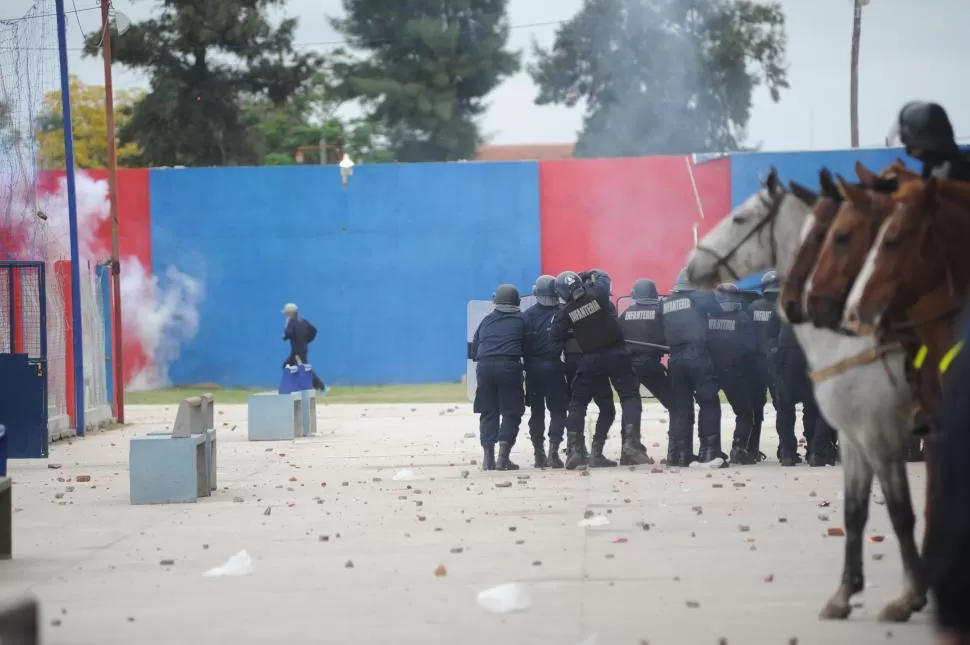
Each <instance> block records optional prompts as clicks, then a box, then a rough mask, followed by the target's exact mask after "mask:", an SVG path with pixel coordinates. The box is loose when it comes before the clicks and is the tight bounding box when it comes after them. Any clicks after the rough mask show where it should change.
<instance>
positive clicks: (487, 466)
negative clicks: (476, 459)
mask: <svg viewBox="0 0 970 645" xmlns="http://www.w3.org/2000/svg"><path fill="white" fill-rule="evenodd" d="M482 450H483V451H484V452H485V456H484V457H483V458H482V470H495V444H494V443H491V444H482Z"/></svg>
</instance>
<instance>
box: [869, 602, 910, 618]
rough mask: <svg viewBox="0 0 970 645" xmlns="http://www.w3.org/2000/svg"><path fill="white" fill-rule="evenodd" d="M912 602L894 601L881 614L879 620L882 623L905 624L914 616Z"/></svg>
mask: <svg viewBox="0 0 970 645" xmlns="http://www.w3.org/2000/svg"><path fill="white" fill-rule="evenodd" d="M911 602H912V601H911V600H894V601H893V602H891V603H889V604H888V605H886V606H885V607H883V608H882V611H880V612H879V616H878V618H877V620H878V621H879V622H881V623H905V622H906V621H907V620H909V617H910V616H912V615H913V610H912V609H911V604H910V603H911Z"/></svg>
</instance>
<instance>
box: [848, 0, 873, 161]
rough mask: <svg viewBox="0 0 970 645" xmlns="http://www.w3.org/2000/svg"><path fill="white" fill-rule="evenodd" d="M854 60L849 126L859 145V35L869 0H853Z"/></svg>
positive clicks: (857, 145)
mask: <svg viewBox="0 0 970 645" xmlns="http://www.w3.org/2000/svg"><path fill="white" fill-rule="evenodd" d="M852 3H853V10H852V62H851V67H850V71H849V74H850V76H849V128H850V131H851V137H852V147H853V148H858V147H859V36H860V34H861V32H862V7H863V6H864V5H866V4H869V0H852Z"/></svg>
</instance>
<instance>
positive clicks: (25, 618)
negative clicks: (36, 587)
mask: <svg viewBox="0 0 970 645" xmlns="http://www.w3.org/2000/svg"><path fill="white" fill-rule="evenodd" d="M0 643H3V645H38V644H39V643H40V605H38V603H37V600H36V599H34V598H22V599H20V600H17V601H15V602H11V603H9V604H5V605H2V606H0Z"/></svg>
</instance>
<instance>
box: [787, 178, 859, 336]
mask: <svg viewBox="0 0 970 645" xmlns="http://www.w3.org/2000/svg"><path fill="white" fill-rule="evenodd" d="M818 184H819V188H820V191H821V192H820V193H819V195H818V196H816V198H815V199H812V200H810V196H814V193H809V194H805V195H804V196H802V195H801V194H799V192H796V191H795V188H796V184H795V183H794V182H792V183H791V188H792V193H794V194H795V196H796V197H798V198H799V199H801V200H802V201H804V202H805V203H806V204H808V205H811V206H812V207H813V208H812V219H811V220H809V221H810V224H809V230H808V231H806V232H805V233H804V235H803V237H802V244H801V246H800V247H799V248H798V252H797V253H795V260H794V262H792V266H791V268H790V269H789V270H788V273H787V275H785V283H784V286H783V287H782V289H781V294H780V295H779V297H778V304H779V310H780V311H781V313H782V315H783V316H784V317H785V319H786V320H787V322H788V323H789V324H792V325H799V324H802V323H805V322H808V318H807V316H806V315H805V307H804V306H803V304H802V301H803V299H804V296H805V284H806V283H807V282H808V278H809V277H810V276H811V274H812V269H814V268H815V263H816V262H817V261H818V254H819V252H820V251H821V250H822V245H823V244H824V243H825V237H826V235H827V234H828V230H829V227H830V226H832V222H833V221H835V216H836V214H837V213H838V211H839V208H840V207H841V205H842V201H843V199H842V194H841V193H840V192H839V189H838V187H837V186H836V185H835V181H834V180H833V179H832V174H831V173H830V172H829V171H828V170H826V169H824V168H823V169H822V170H821V171H820V172H819V174H818ZM803 191H804V189H803Z"/></svg>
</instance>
